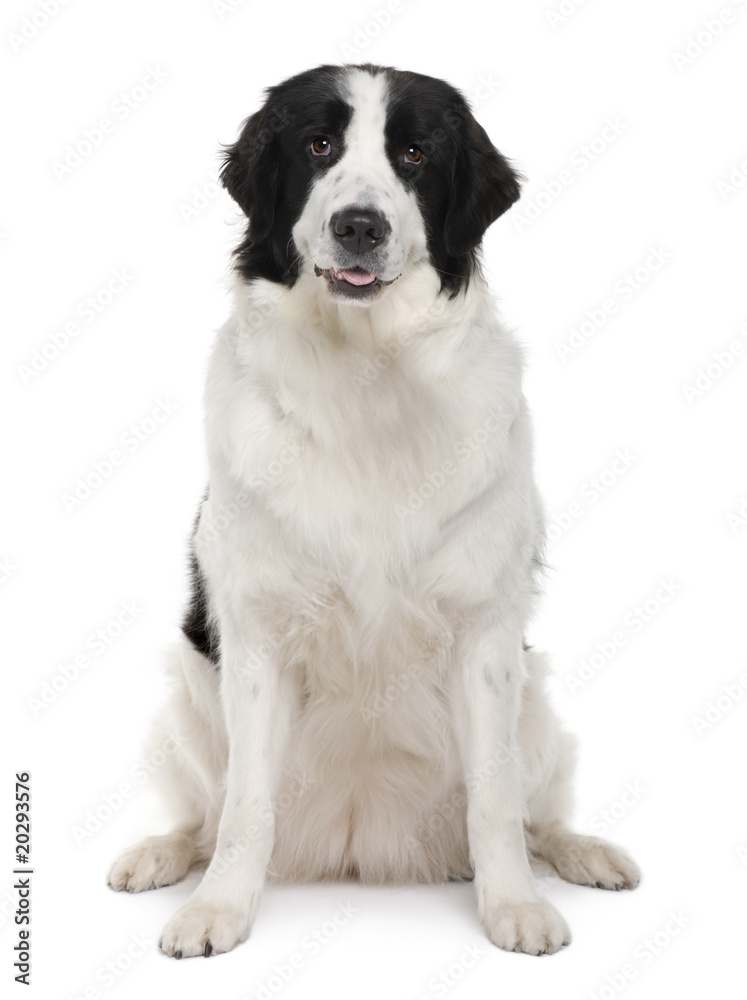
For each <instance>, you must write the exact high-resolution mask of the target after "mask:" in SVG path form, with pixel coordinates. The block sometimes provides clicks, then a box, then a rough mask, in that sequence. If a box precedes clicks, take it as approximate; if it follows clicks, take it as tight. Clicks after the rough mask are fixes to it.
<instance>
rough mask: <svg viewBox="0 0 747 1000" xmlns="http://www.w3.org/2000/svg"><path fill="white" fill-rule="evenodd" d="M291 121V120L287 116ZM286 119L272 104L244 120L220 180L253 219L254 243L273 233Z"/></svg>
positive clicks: (227, 156) (228, 149) (231, 147)
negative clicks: (279, 147) (279, 151)
mask: <svg viewBox="0 0 747 1000" xmlns="http://www.w3.org/2000/svg"><path fill="white" fill-rule="evenodd" d="M286 120H287V119H286ZM284 124H285V120H284V117H283V114H282V113H278V112H277V110H275V111H273V110H272V109H271V107H270V104H269V102H268V104H265V106H264V107H263V108H261V109H260V110H259V111H257V112H255V114H253V115H252V116H251V118H247V119H246V121H245V122H244V124H243V126H242V129H241V134H240V136H239V138H238V139H237V141H236V142H235V143H234V144H233V145H232V146H228V147H227V148H226V151H225V154H224V157H223V165H222V168H221V172H220V179H221V181H222V183H223V186H224V187H225V189H226V190H227V191H228V193H229V194H230V195H231V197H232V198H233V199H234V201H235V202H237V204H238V205H239V207H240V208H241V210H242V211H243V212H244V214H245V215H246V217H247V218H248V219H249V236H250V239H251V241H252V243H261V241H262V240H264V239H267V237H268V236H269V235H270V233H271V232H272V223H273V219H274V216H275V195H276V189H277V179H278V162H279V156H278V154H277V148H276V146H277V142H278V135H279V133H280V132H281V131H282V129H283V127H284Z"/></svg>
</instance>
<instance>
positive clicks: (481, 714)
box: [110, 71, 638, 956]
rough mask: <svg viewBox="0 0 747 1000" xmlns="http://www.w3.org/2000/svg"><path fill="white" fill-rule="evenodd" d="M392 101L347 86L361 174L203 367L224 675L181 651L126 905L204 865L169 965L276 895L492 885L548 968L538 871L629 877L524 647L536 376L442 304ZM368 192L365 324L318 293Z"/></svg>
mask: <svg viewBox="0 0 747 1000" xmlns="http://www.w3.org/2000/svg"><path fill="white" fill-rule="evenodd" d="M382 79H383V78H372V77H371V76H370V74H367V73H364V72H361V71H353V72H351V74H350V79H349V87H350V100H351V103H352V105H353V107H354V109H355V110H354V115H353V119H352V122H351V125H350V129H349V133H348V143H347V152H346V153H345V156H344V157H343V158H342V159H341V160H340V162H339V164H337V165H336V166H335V168H334V169H333V170H330V171H328V172H326V174H325V176H324V180H323V182H322V183H320V184H318V185H316V186H315V187H314V189H313V190H312V192H311V195H310V198H309V202H308V205H307V208H306V210H305V211H304V213H303V215H302V217H301V219H300V220H299V223H298V224H297V227H296V231H295V233H294V236H295V239H296V244H297V246H298V247H299V249H300V250H301V252H302V253H303V255H304V260H305V265H304V271H303V273H302V275H301V277H300V279H299V280H298V282H297V283H296V285H295V286H294V287H293V288H290V289H289V288H286V287H284V286H280V285H277V284H274V283H271V282H266V281H255V282H252V283H250V284H246V283H243V282H237V284H236V288H235V306H234V310H233V314H232V317H231V319H230V320H229V322H228V323H227V324H226V326H225V327H224V328H223V330H221V332H220V334H219V335H218V338H217V341H216V344H215V349H214V351H213V356H212V361H211V364H210V369H209V375H208V381H207V387H206V394H205V404H206V405H205V408H206V424H207V441H208V452H209V460H210V494H209V499H208V500H207V501H206V502H205V503H204V504H203V508H202V512H201V518H200V523H199V528H198V532H197V536H196V543H197V551H198V555H199V559H200V564H201V567H202V570H203V572H204V574H205V576H206V579H207V582H208V588H209V593H210V600H211V605H212V608H213V610H214V613H215V615H216V619H217V623H218V626H219V630H220V640H221V664H220V672H219V673H218V672H217V671H216V669H215V667H214V665H213V664H211V663H209V662H208V661H207V660H205V659H204V658H203V657H202V656H201V655H200V654H199V653H197V652H196V651H195V650H194V649H192V647H191V646H189V644H188V643H187V642H186V641H185V642H184V643H182V644H181V645H180V647H179V648H178V649H177V650H175V651H174V654H173V657H172V662H171V667H170V669H171V672H172V676H173V679H174V693H173V698H172V702H171V704H170V706H169V708H168V711H167V712H166V713H165V715H164V716H163V718H162V719H161V720H160V721H159V725H158V727H157V729H156V731H155V733H154V736H153V740H154V742H155V743H156V744H157V743H158V742H159V741H162V740H163V738H164V733H166V732H177V733H180V734H185V735H186V736H187V737H188V739H187V740H186V741H185V742H184V743H183V744H182V745H181V748H180V752H179V753H178V754H177V755H174V757H173V759H171V761H170V763H169V764H168V765H167V766H166V767H164V768H163V769H162V772H161V775H160V777H161V779H162V784H163V786H164V788H165V789H166V790H167V794H168V795H169V797H170V798H171V800H172V804H173V806H174V809H175V812H176V814H177V820H178V825H177V827H176V830H175V832H174V833H173V834H169V835H166V836H164V837H160V838H149V840H148V841H146V842H144V843H143V844H141V845H138V846H137V847H135V848H132V849H131V850H130V851H128V852H126V853H125V854H124V855H123V856H122V858H120V859H119V860H118V861H117V862H116V863H115V865H114V866H113V868H112V871H111V873H110V882H111V884H112V885H113V886H114V887H115V888H128V889H131V890H136V889H140V888H147V887H149V886H152V885H159V884H164V883H165V882H166V881H169V880H174V879H175V878H179V877H183V875H184V874H185V873H186V871H187V870H188V869H189V867H190V865H194V864H197V863H199V862H201V861H202V862H203V863H205V862H209V866H208V869H207V872H206V875H205V877H204V879H203V881H202V883H201V884H200V886H199V887H198V888H197V890H196V891H195V893H194V895H193V897H192V898H191V899H190V900H189V901H188V902H187V903H186V904H185V905H184V906H183V907H182V908H181V909H180V910H179V911H178V912H177V913H176V914H175V916H174V917H173V918H172V920H171V921H170V922H169V924H168V925H167V927H166V929H165V930H164V934H163V938H162V942H161V943H162V947H163V949H164V950H165V951H166V952H167V953H168V954H171V955H174V954H176V955H177V956H181V955H184V956H186V955H193V954H202V953H203V952H204V951H205V950H206V946H207V951H208V952H209V951H211V950H212V951H213V952H220V951H227V950H229V949H230V948H232V947H233V946H234V945H235V944H236V943H238V942H239V941H242V940H244V939H245V938H246V937H247V935H248V933H249V930H250V927H251V922H252V919H253V916H254V912H255V909H256V905H257V901H258V899H259V897H260V893H261V890H262V886H263V883H264V881H265V878H266V877H267V876H268V875H269V877H272V878H282V879H290V880H310V879H319V878H328V877H336V876H357V877H359V878H361V879H363V880H365V881H369V882H384V881H394V882H400V883H401V882H406V881H413V880H415V881H439V880H444V879H446V878H449V877H472V876H473V875H474V877H475V882H476V887H477V892H478V904H479V908H480V913H481V916H482V919H483V923H484V925H485V928H486V932H487V933H488V936H489V937H490V938H491V940H492V941H494V943H496V944H498V945H499V946H501V947H504V948H509V949H520V950H524V951H529V952H532V953H540V952H543V951H555V950H557V949H558V948H559V947H561V946H562V944H563V943H566V942H567V941H568V940H569V933H568V929H567V927H566V925H565V922H564V921H563V918H562V917H561V916H560V915H559V914H558V913H557V912H556V911H555V910H554V909H553V908H552V907H551V906H550V904H549V903H547V902H546V901H545V900H543V898H542V897H541V896H540V894H539V892H538V890H537V887H536V884H535V882H534V880H533V877H532V874H531V871H530V864H529V858H530V856H532V855H533V856H535V857H542V858H544V859H545V860H546V861H547V862H549V863H550V864H551V865H553V866H554V869H555V870H557V871H559V872H560V874H562V875H563V876H564V877H566V878H568V879H569V880H571V881H578V882H585V883H588V884H597V883H599V884H603V885H607V886H609V887H613V886H614V887H620V886H622V885H626V886H632V885H634V884H635V883H636V882H637V880H638V875H637V870H636V868H635V865H634V864H633V862H632V861H630V859H628V858H627V857H626V856H625V855H624V854H623V853H622V852H620V851H619V850H617V849H615V848H613V847H611V846H609V845H605V844H603V843H602V842H600V841H597V840H595V839H593V838H583V837H579V836H578V835H575V834H572V833H570V831H569V830H568V829H567V826H566V825H565V824H566V821H567V819H568V814H569V810H570V776H571V770H572V761H573V742H572V740H571V738H570V737H569V736H568V734H566V733H565V732H563V731H562V730H561V729H560V726H559V724H558V722H557V720H556V718H555V716H554V714H553V713H552V711H551V709H550V707H549V704H548V702H547V699H546V696H545V694H544V689H543V679H544V673H545V669H546V668H545V666H544V662H543V660H542V658H541V657H540V656H538V655H537V654H536V653H534V652H532V651H524V650H523V649H522V638H523V635H524V629H525V626H526V622H527V619H528V617H529V615H530V613H531V611H532V605H533V582H532V573H531V567H532V558H533V556H534V554H535V552H536V550H537V548H538V546H539V543H540V537H541V530H542V529H541V525H542V512H541V507H540V503H539V500H538V497H537V492H536V489H535V485H534V480H533V475H532V443H531V429H530V423H529V417H528V413H527V408H526V404H525V401H524V398H523V396H522V392H521V368H522V363H521V355H520V351H519V349H518V348H517V345H516V343H515V342H514V341H513V339H512V338H511V336H510V335H509V333H508V332H507V331H506V330H505V328H504V327H503V326H502V324H501V322H500V320H499V318H498V316H497V314H496V310H495V306H494V303H493V301H492V299H491V297H490V294H489V292H488V289H487V287H486V285H485V283H484V281H483V279H482V277H481V276H480V275H479V274H478V275H476V276H474V277H473V278H472V280H471V282H470V284H469V288H468V291H467V292H466V294H464V293H460V294H459V295H458V296H457V297H456V298H454V299H448V297H447V296H446V294H445V293H443V294H439V284H440V283H439V279H438V275H437V274H436V273H435V272H434V270H433V268H432V267H431V266H430V264H429V263H428V259H427V253H426V249H425V234H424V229H423V223H422V219H421V218H420V216H419V213H418V211H417V204H416V202H415V200H414V197H413V196H412V195H409V194H407V193H406V192H405V191H404V189H403V188H402V186H401V185H400V184H399V183H398V182H397V180H396V178H395V177H394V174H393V171H392V169H391V167H390V165H389V163H388V161H387V159H386V156H385V154H384V146H383V124H384V112H383V105H384V101H385V96H386V95H385V93H384V91H383V89H382V88H383V83H382ZM337 178H339V180H338V179H337ZM363 192H365V195H366V197H367V198H368V199H369V200H370V199H373V200H374V202H375V204H376V205H377V206H378V207H381V208H382V211H383V210H385V212H386V216H387V218H388V219H389V221H390V222H391V225H392V254H391V258H390V264H391V268H392V274H390V275H389V277H396V274H400V272H401V276H400V277H398V278H397V280H395V281H394V283H393V284H392V285H390V286H388V287H386V288H385V289H383V291H382V293H381V295H380V297H379V298H378V299H377V300H376V301H374V302H371V303H370V304H368V305H367V306H366V307H361V305H360V304H358V303H357V302H351V303H346V302H344V301H341V300H339V299H333V297H332V296H330V294H329V292H328V290H327V288H326V282H325V281H324V279H323V278H320V277H317V276H315V275H314V273H313V265H314V264H315V263H316V264H318V265H319V266H321V267H326V266H330V265H331V264H332V263H333V259H332V258H331V257H330V258H329V259H326V258H325V254H328V255H329V254H331V253H332V249H331V248H330V247H328V246H327V245H326V243H325V238H323V237H319V238H317V235H316V234H320V233H321V232H322V230H323V228H324V227H323V225H322V224H321V223H323V221H324V220H325V219H329V218H330V216H331V215H332V213H334V212H335V211H336V210H338V209H339V208H342V207H345V206H346V205H349V204H351V203H356V199H360V198H361V197H362V195H363ZM395 272H396V273H395ZM452 467H453V468H454V470H455V471H451V470H452ZM444 470H449V471H448V472H447V471H444ZM156 857H158V859H159V860H158V861H156V860H155V858H156Z"/></svg>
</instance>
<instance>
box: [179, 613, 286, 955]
mask: <svg viewBox="0 0 747 1000" xmlns="http://www.w3.org/2000/svg"><path fill="white" fill-rule="evenodd" d="M268 639H269V637H268V636H265V635H263V634H262V633H261V632H260V631H258V630H255V631H254V633H253V634H252V635H251V636H250V635H248V634H247V629H246V626H244V627H243V628H242V627H233V628H232V627H230V626H227V625H226V623H225V622H224V621H222V622H221V671H222V677H221V686H222V690H221V694H222V700H223V707H224V712H225V720H226V727H227V731H228V772H227V776H226V797H225V802H224V806H223V812H222V815H221V820H220V824H219V827H218V839H217V846H216V850H215V854H214V855H213V859H212V861H211V862H210V866H209V868H208V870H207V872H206V873H205V877H204V878H203V880H202V882H201V883H200V885H199V886H198V888H197V889H196V890H195V892H194V894H193V895H192V897H191V898H190V899H189V900H188V902H187V903H185V904H184V905H183V906H182V907H181V908H180V909H179V910H177V912H176V913H175V914H174V916H173V917H172V918H171V920H170V921H169V922H168V924H167V925H166V927H165V928H164V931H163V935H162V937H161V941H160V946H161V948H162V949H163V950H164V951H165V952H166V954H167V955H171V956H173V957H175V958H186V957H187V956H190V955H206V956H207V955H211V954H219V953H221V952H225V951H230V950H231V948H233V947H234V946H235V945H237V944H239V943H241V942H242V941H245V940H246V938H247V937H248V935H249V931H250V929H251V925H252V920H253V918H254V914H255V912H256V909H257V905H258V903H259V897H260V894H261V891H262V887H263V884H264V880H265V873H266V870H267V865H268V863H269V860H270V855H271V854H272V848H273V843H274V827H275V822H274V809H273V807H274V802H275V798H276V794H277V786H278V782H279V778H280V773H281V770H282V766H283V759H284V755H285V748H286V745H287V740H288V731H289V726H290V721H291V718H292V714H293V707H294V705H295V703H296V698H295V684H294V681H293V677H292V675H291V672H290V671H288V670H282V669H281V667H280V664H279V663H278V662H277V659H276V657H275V656H274V654H273V655H270V656H269V657H266V658H264V657H262V656H258V655H257V650H260V649H262V650H266V649H268V648H272V643H271V642H269V641H268Z"/></svg>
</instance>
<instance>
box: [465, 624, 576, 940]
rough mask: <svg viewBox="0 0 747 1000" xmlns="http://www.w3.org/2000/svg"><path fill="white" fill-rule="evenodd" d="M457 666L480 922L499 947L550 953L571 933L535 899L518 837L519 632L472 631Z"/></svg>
mask: <svg viewBox="0 0 747 1000" xmlns="http://www.w3.org/2000/svg"><path fill="white" fill-rule="evenodd" d="M507 617H508V618H509V619H510V618H511V614H509V615H507ZM462 669H463V677H462V680H463V692H462V693H463V697H464V703H463V704H464V712H463V713H462V720H461V722H462V725H461V727H460V730H461V733H460V735H461V745H462V755H463V760H464V766H465V771H466V778H467V795H468V800H467V802H468V804H467V830H468V835H469V846H470V854H471V857H472V863H473V866H474V872H475V886H476V889H477V897H478V907H479V912H480V918H481V920H482V922H483V925H484V927H485V930H486V932H487V935H488V937H489V938H490V940H491V941H492V942H493V944H495V945H497V946H498V947H499V948H505V949H506V950H507V951H524V952H528V953H529V954H532V955H541V954H545V953H547V954H550V953H552V952H555V951H557V950H558V949H559V948H561V947H562V946H563V945H564V944H568V942H569V941H570V933H569V930H568V927H567V925H566V923H565V921H564V920H563V918H562V917H561V915H560V914H559V913H558V912H557V910H555V909H554V907H552V906H551V905H550V904H549V903H548V902H546V901H545V900H544V899H542V897H541V896H540V894H539V891H538V888H537V885H536V882H535V880H534V877H533V875H532V872H531V869H530V867H529V860H528V857H527V849H526V844H525V839H524V813H525V808H524V806H525V804H524V792H523V780H522V765H521V760H520V757H519V752H518V747H517V724H518V719H519V712H520V710H521V688H522V682H523V677H524V666H523V649H522V637H521V630H520V627H512V625H511V623H510V620H509V622H508V623H506V622H505V621H504V622H503V623H497V622H493V623H490V624H483V626H482V627H481V628H477V629H475V630H473V631H472V632H471V634H470V635H468V636H466V637H465V642H464V644H463V647H462Z"/></svg>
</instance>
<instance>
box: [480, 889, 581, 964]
mask: <svg viewBox="0 0 747 1000" xmlns="http://www.w3.org/2000/svg"><path fill="white" fill-rule="evenodd" d="M482 920H483V924H484V926H485V930H486V933H487V935H488V938H489V939H490V940H491V941H492V942H493V944H494V945H497V947H499V948H503V949H504V951H523V952H526V954H527V955H552V954H553V953H554V952H556V951H559V950H560V949H561V948H562V947H563V945H566V944H570V941H571V932H570V930H569V929H568V924H566V922H565V920H564V919H563V917H562V916H561V915H560V914H559V913H558V911H557V910H556V909H555V907H554V906H551V905H550V904H549V903H548V902H546V901H545V900H544V899H538V900H534V901H531V902H527V903H515V904H505V905H502V906H501V905H498V906H493V907H490V908H489V909H488V911H487V912H486V913H484V914H483V918H482Z"/></svg>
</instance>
